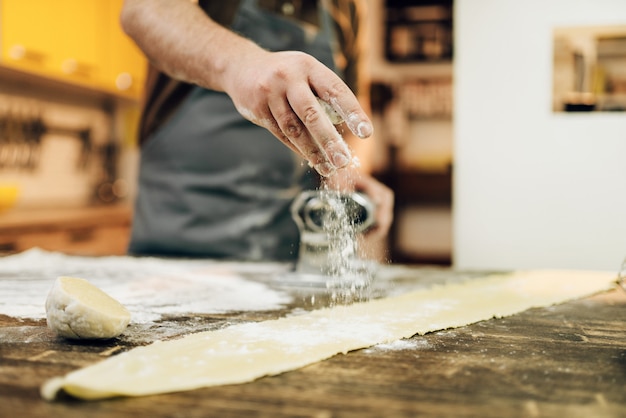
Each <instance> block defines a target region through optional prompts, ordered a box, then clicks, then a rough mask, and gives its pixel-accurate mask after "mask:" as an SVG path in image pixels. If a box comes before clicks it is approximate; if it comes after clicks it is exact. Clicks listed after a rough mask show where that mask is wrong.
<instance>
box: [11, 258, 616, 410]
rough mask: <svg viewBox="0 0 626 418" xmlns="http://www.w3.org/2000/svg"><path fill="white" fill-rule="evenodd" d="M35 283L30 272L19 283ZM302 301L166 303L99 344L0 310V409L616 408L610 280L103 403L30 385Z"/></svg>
mask: <svg viewBox="0 0 626 418" xmlns="http://www.w3.org/2000/svg"><path fill="white" fill-rule="evenodd" d="M44 264H45V263H44ZM0 266H2V264H0ZM146 267H149V266H146ZM65 268H67V269H69V268H70V266H69V264H65ZM80 268H81V269H84V268H85V266H81V267H80ZM100 268H101V266H100ZM8 270H10V269H4V270H2V269H0V273H5V272H6V271H8ZM122 270H124V268H122ZM147 270H149V268H147ZM226 270H228V269H227V268H222V272H224V271H226ZM171 273H172V271H170V272H163V273H162V274H164V275H167V274H171ZM393 274H394V275H395V278H394V279H393V283H394V286H395V288H396V289H402V288H403V287H410V286H411V285H415V284H416V283H417V284H419V283H424V284H428V283H433V282H441V281H450V280H455V277H457V276H459V275H460V273H456V272H452V271H446V270H438V269H398V270H394V272H393ZM7 276H8V274H7ZM5 279H6V277H5V276H4V274H3V277H2V280H5ZM231 279H232V280H234V281H237V280H239V279H237V278H233V277H231ZM118 280H120V278H118ZM185 280H186V281H187V287H193V286H191V278H190V277H186V278H185ZM218 281H219V280H218ZM153 282H154V278H153ZM145 284H146V285H147V283H145ZM37 286H38V284H37V283H36V280H33V281H32V283H31V286H30V287H31V288H35V287H37ZM159 286H163V283H162V282H159ZM247 286H248V284H246V283H245V282H243V281H240V282H239V285H238V288H240V289H243V290H242V292H243V293H246V291H247V290H250V289H251V288H248V287H247ZM222 287H223V286H222ZM196 290H197V289H196ZM256 293H257V294H258V295H259V296H261V297H265V298H270V297H271V292H270V293H262V291H261V289H257V291H256ZM283 296H284V295H283ZM43 297H44V298H45V295H43ZM181 298H182V299H183V303H182V304H183V305H184V304H185V303H184V297H181ZM318 299H319V298H318ZM16 303H17V304H22V305H24V303H23V301H17V302H16ZM272 303H275V304H277V305H280V307H278V308H276V307H272V306H271V305H272ZM312 303H313V301H312V300H311V298H309V297H308V296H307V297H305V296H303V295H302V294H297V295H294V296H293V297H292V298H291V299H289V298H283V299H280V298H278V299H274V300H273V302H271V303H268V304H267V305H266V306H260V305H259V306H256V308H257V309H255V310H247V311H240V312H234V311H232V310H229V309H228V308H229V307H227V306H224V308H226V309H223V312H221V313H219V312H206V313H203V314H196V315H193V316H190V315H182V314H177V315H170V314H167V313H166V314H164V315H162V316H161V317H159V318H157V317H156V316H152V317H151V321H152V322H149V321H148V322H144V323H143V324H135V325H131V327H130V328H129V329H128V331H127V332H126V336H124V337H122V338H120V339H117V340H112V341H109V342H105V343H85V342H83V343H68V342H66V341H64V340H58V339H56V338H55V337H54V336H53V335H52V334H51V333H49V331H47V329H46V328H45V322H44V321H43V320H41V319H39V320H36V319H35V320H33V319H17V318H11V317H8V316H2V317H0V341H1V342H0V405H2V406H3V407H2V408H0V416H5V415H6V416H16V414H17V415H22V416H55V415H59V416H61V415H62V416H69V417H72V416H86V415H88V416H95V417H98V416H125V415H130V414H143V415H146V416H241V415H257V416H349V415H352V416H367V415H370V416H394V415H395V416H398V415H406V416H413V415H417V414H418V413H425V414H431V415H442V416H550V415H557V414H558V415H563V414H565V416H620V415H624V413H625V412H626V409H625V408H626V407H625V406H624V405H626V390H625V388H626V346H625V345H624V341H626V320H625V319H624V318H626V315H625V312H626V311H625V309H626V296H625V295H624V292H623V291H621V290H613V291H610V292H606V293H603V294H600V295H597V296H594V297H590V298H587V299H583V300H579V301H572V302H568V303H565V304H562V305H558V306H554V307H549V308H541V309H532V310H529V311H526V312H523V313H521V314H517V315H514V316H511V317H508V318H504V319H492V320H488V321H483V322H479V323H476V324H474V325H470V326H466V327H461V328H456V329H452V330H447V331H440V332H435V333H431V334H427V335H425V336H421V337H413V338H411V339H407V340H401V341H398V342H394V343H391V344H387V345H379V346H374V347H371V348H368V349H364V350H359V351H355V352H351V353H348V354H347V355H338V356H335V357H333V358H331V359H329V360H326V361H323V362H321V363H317V364H313V365H311V366H307V367H305V368H303V369H300V370H296V371H292V372H288V373H285V374H282V375H279V376H275V377H268V378H263V379H260V380H258V381H255V382H253V383H248V384H243V385H233V386H221V387H214V388H208V389H201V390H196V391H191V392H184V393H178V394H170V395H159V396H152V397H146V398H131V399H114V400H108V401H102V402H78V401H73V400H66V401H61V402H55V403H47V402H45V401H43V400H41V398H40V396H39V386H40V385H41V383H43V382H44V381H45V380H46V379H48V378H51V377H54V376H58V375H62V374H65V373H67V372H70V371H72V370H75V369H76V368H79V367H81V366H84V365H88V364H91V363H94V362H96V361H98V360H100V359H103V358H105V357H108V356H111V355H113V354H116V353H119V352H120V351H123V350H126V349H127V348H129V347H133V346H136V345H142V344H145V343H146V342H149V341H150V340H153V339H158V338H164V337H167V338H169V337H171V336H175V335H182V334H185V333H188V332H190V331H203V330H210V329H217V328H220V327H223V326H224V325H225V324H233V323H238V322H242V321H251V320H264V319H271V318H275V317H277V316H281V315H284V314H286V313H288V312H289V311H290V310H294V309H296V310H298V309H301V308H305V309H310V308H311V304H312ZM316 303H319V302H316ZM232 306H236V304H235V303H233V304H232ZM232 306H231V307H232ZM299 307H300V308H299ZM0 308H2V307H1V306H0ZM5 309H6V308H5ZM195 310H198V309H197V308H196V309H195ZM131 311H132V309H131ZM24 314H27V315H30V316H37V313H36V312H30V313H29V312H22V316H23V315H24ZM145 318H147V316H145Z"/></svg>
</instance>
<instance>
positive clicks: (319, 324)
mask: <svg viewBox="0 0 626 418" xmlns="http://www.w3.org/2000/svg"><path fill="white" fill-rule="evenodd" d="M615 284H616V275H615V274H612V273H608V272H584V271H560V270H559V271H548V270H541V271H525V272H523V271H520V272H515V273H511V274H507V275H496V276H487V277H484V278H479V279H472V280H468V281H466V282H463V283H454V284H446V285H438V286H434V287H431V288H428V289H423V290H418V291H414V292H411V293H407V294H404V295H401V296H396V297H390V298H385V299H377V300H371V301H369V302H364V303H358V304H354V305H349V306H337V307H333V308H327V309H321V310H317V311H312V312H308V313H305V314H302V315H298V316H290V317H285V318H281V319H277V320H271V321H264V322H256V323H246V324H238V325H234V326H231V327H228V328H224V329H221V330H217V331H209V332H201V333H197V334H191V335H188V336H185V337H183V338H180V339H177V340H171V341H165V342H160V341H157V342H155V343H153V344H151V345H148V346H145V347H137V348H134V349H132V350H130V351H128V352H125V353H122V354H119V355H116V356H114V357H110V358H108V359H106V360H104V361H102V362H100V363H96V364H94V365H91V366H87V367H85V368H82V369H79V370H76V371H74V372H71V373H69V374H67V375H66V376H64V377H57V378H54V379H51V380H49V381H48V382H46V383H45V384H44V385H43V386H42V388H41V394H42V396H43V397H44V398H46V399H49V400H52V399H54V398H55V396H56V394H57V393H58V392H59V391H60V390H64V391H65V392H67V393H69V394H70V395H72V396H75V397H78V398H83V399H102V398H109V397H116V396H143V395H152V394H158V393H167V392H178V391H185V390H192V389H197V388H201V387H208V386H215V385H226V384H236V383H244V382H250V381H253V380H255V379H257V378H260V377H262V376H268V375H276V374H279V373H283V372H286V371H289V370H294V369H297V368H300V367H303V366H306V365H308V364H312V363H315V362H318V361H321V360H324V359H327V358H329V357H332V356H334V355H336V354H339V353H347V352H348V351H351V350H357V349H360V348H365V347H370V346H372V345H376V344H380V343H387V342H391V341H395V340H398V339H401V338H407V337H411V336H413V335H416V334H424V333H427V332H431V331H437V330H442V329H447V328H453V327H458V326H463V325H467V324H471V323H474V322H478V321H482V320H487V319H490V318H493V317H503V316H507V315H512V314H515V313H518V312H521V311H524V310H526V309H529V308H532V307H543V306H550V305H553V304H557V303H561V302H565V301H567V300H571V299H577V298H581V297H584V296H588V295H591V294H594V293H598V292H601V291H605V290H608V289H611V288H613V287H614V286H615Z"/></svg>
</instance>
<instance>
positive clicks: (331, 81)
mask: <svg viewBox="0 0 626 418" xmlns="http://www.w3.org/2000/svg"><path fill="white" fill-rule="evenodd" d="M248 52H249V54H248V55H246V56H242V57H240V59H239V60H238V61H237V62H236V63H232V65H227V67H226V69H225V71H224V76H223V78H222V79H223V80H224V81H223V84H222V86H223V88H224V90H225V92H226V93H227V94H228V95H229V96H230V97H231V98H232V100H233V102H234V103H235V106H236V107H237V110H238V111H239V112H240V113H241V114H242V115H243V116H244V117H245V118H246V119H248V120H250V121H252V122H253V123H255V124H257V125H260V126H263V127H265V128H266V129H268V130H269V131H271V132H272V133H273V134H274V135H275V136H276V137H277V138H278V139H279V140H281V141H282V142H283V143H284V144H285V145H287V146H288V147H289V148H291V149H292V150H293V151H295V152H296V153H298V154H300V155H301V156H302V157H303V158H305V159H306V160H308V161H309V163H310V164H311V166H313V167H314V168H315V169H316V170H317V171H318V172H319V173H320V174H321V175H323V176H331V175H332V174H334V173H335V172H336V170H337V169H339V168H343V167H346V166H347V165H348V164H350V163H351V161H352V156H351V153H350V150H349V148H348V146H347V145H346V143H345V141H344V140H343V138H342V137H341V135H339V133H338V132H337V128H336V127H335V126H334V125H333V124H332V122H331V120H330V119H329V117H328V115H327V113H326V111H325V110H324V108H323V107H322V105H320V103H319V102H318V97H319V98H321V99H322V100H324V101H325V102H326V103H328V104H330V105H331V106H332V108H333V109H334V110H335V111H336V112H337V113H338V114H339V116H341V119H342V120H343V121H345V123H346V125H347V127H348V128H349V129H350V131H352V133H354V134H355V135H356V136H358V137H361V138H366V137H368V136H370V135H371V134H372V130H373V129H372V124H371V122H370V120H369V118H368V117H367V115H366V113H365V111H364V110H363V109H362V108H361V106H360V104H359V101H358V100H357V98H356V97H355V96H354V94H353V93H352V92H351V90H350V89H349V88H348V86H347V85H345V84H344V83H343V81H342V80H341V79H340V78H339V77H338V76H337V75H336V74H335V73H334V72H332V71H331V70H330V69H329V68H327V67H326V66H324V65H323V64H322V63H320V62H319V61H317V60H316V59H315V58H313V57H312V56H310V55H307V54H305V53H302V52H294V51H289V52H267V51H264V50H261V49H260V48H259V49H258V50H250V49H248Z"/></svg>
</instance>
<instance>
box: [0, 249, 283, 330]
mask: <svg viewBox="0 0 626 418" xmlns="http://www.w3.org/2000/svg"><path fill="white" fill-rule="evenodd" d="M286 269H287V267H286V266H284V265H281V264H268V263H262V264H261V263H258V264H255V263H228V262H218V261H213V260H164V259H157V258H147V257H146V258H138V257H126V256H114V257H78V256H69V255H64V254H60V253H53V252H47V251H42V250H39V249H33V250H29V251H25V252H23V253H20V254H16V255H11V256H6V257H0V314H4V315H8V316H12V317H17V318H33V319H40V318H45V300H46V296H47V295H48V293H49V291H50V289H51V288H52V286H53V284H54V282H55V280H56V278H57V277H59V276H73V277H80V278H83V279H86V280H88V281H89V282H90V283H92V284H93V285H95V286H97V287H99V288H100V289H102V290H103V291H105V292H106V293H108V294H109V295H111V296H112V297H113V298H115V299H116V300H118V301H119V302H120V303H122V304H123V305H124V306H125V307H126V308H127V309H128V310H129V311H130V312H131V317H132V322H134V323H146V322H151V321H157V320H159V319H161V318H162V317H164V316H167V315H180V314H211V313H223V312H232V311H263V310H274V309H279V308H281V307H282V306H284V305H285V304H287V303H289V302H290V301H291V296H289V295H288V294H287V293H285V292H283V291H279V290H275V289H272V288H270V287H268V286H267V285H265V284H263V283H258V282H255V281H252V280H248V279H246V278H245V273H253V272H256V273H264V274H267V273H268V272H271V271H277V272H283V271H285V270H286Z"/></svg>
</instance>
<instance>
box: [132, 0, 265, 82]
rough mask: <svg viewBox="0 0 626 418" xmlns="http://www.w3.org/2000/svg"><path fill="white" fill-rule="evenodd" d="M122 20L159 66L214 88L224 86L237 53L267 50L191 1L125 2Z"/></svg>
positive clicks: (154, 0) (162, 69)
mask: <svg viewBox="0 0 626 418" xmlns="http://www.w3.org/2000/svg"><path fill="white" fill-rule="evenodd" d="M174 6H175V7H174ZM120 21H121V24H122V28H123V29H124V31H125V32H126V33H127V34H128V35H129V36H130V37H131V38H132V39H133V40H134V41H135V42H136V43H137V45H138V46H139V48H140V49H141V50H142V51H143V52H144V54H145V55H146V56H147V58H148V59H149V60H150V62H151V63H152V64H153V65H154V66H155V67H156V68H158V69H159V70H161V71H163V72H165V73H166V74H168V75H169V76H171V77H172V78H176V79H178V80H181V81H185V82H189V83H193V84H197V85H199V86H202V87H205V88H208V89H212V90H218V91H224V90H225V88H226V87H225V83H226V82H227V77H226V76H225V74H227V72H228V71H230V70H231V68H230V66H231V65H233V63H236V62H237V59H236V58H237V57H236V56H241V54H248V55H251V54H258V53H263V51H262V50H261V48H260V47H258V46H257V45H256V44H254V43H253V42H251V41H249V40H247V39H245V38H243V37H241V36H239V35H237V34H235V33H234V32H232V31H230V30H228V29H226V28H224V27H223V26H221V25H219V24H218V23H216V22H214V21H213V20H211V19H210V18H209V16H207V15H206V14H205V13H204V12H203V11H202V9H201V8H200V7H199V6H198V5H196V4H194V3H192V2H190V1H188V0H176V1H173V0H125V2H124V7H123V9H122V14H121V17H120Z"/></svg>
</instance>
